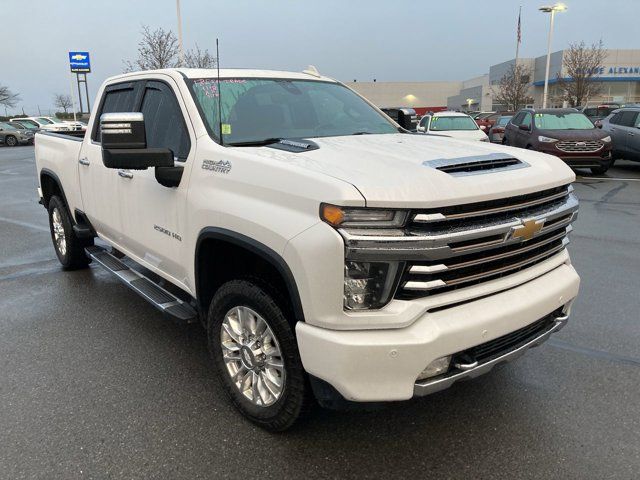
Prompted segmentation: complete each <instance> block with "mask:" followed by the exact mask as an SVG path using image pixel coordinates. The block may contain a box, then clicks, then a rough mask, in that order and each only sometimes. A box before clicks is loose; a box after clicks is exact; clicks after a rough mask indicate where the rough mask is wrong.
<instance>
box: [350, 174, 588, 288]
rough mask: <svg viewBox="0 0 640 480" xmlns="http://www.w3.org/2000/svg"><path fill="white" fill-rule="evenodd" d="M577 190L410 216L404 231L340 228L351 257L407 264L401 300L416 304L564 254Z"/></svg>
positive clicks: (567, 187)
mask: <svg viewBox="0 0 640 480" xmlns="http://www.w3.org/2000/svg"><path fill="white" fill-rule="evenodd" d="M572 191H573V187H571V186H570V185H564V186H561V187H557V188H552V189H548V190H545V191H541V192H536V193H532V194H528V195H520V196H516V197H510V198H506V199H498V200H492V201H487V202H479V203H471V204H465V205H459V206H455V207H443V208H439V209H430V210H418V211H413V212H411V217H410V219H411V220H410V222H409V224H408V225H407V227H406V229H405V230H404V232H402V233H401V234H396V235H395V236H386V237H383V238H380V237H373V238H371V237H367V236H366V235H363V234H362V232H356V234H353V235H352V234H350V232H348V231H342V232H341V233H342V234H343V237H344V238H345V243H346V246H347V256H348V258H349V259H351V260H362V261H382V260H397V261H400V262H402V264H403V265H404V270H403V274H402V276H401V279H400V282H399V285H398V289H397V290H396V295H395V297H396V298H399V299H414V298H420V297H425V296H430V295H437V294H440V293H444V292H447V291H450V290H454V289H459V288H465V287H470V286H472V285H477V284H480V283H483V282H487V281H490V280H494V279H497V278H500V277H504V276H507V275H511V274H514V273H516V272H518V271H521V270H524V269H528V268H531V267H533V266H534V265H537V264H540V263H542V262H544V261H545V260H548V259H550V258H552V257H554V256H556V255H558V254H560V252H562V250H564V248H565V247H566V245H567V244H568V243H569V239H568V237H567V235H568V233H569V232H570V231H571V223H572V221H573V220H574V219H575V217H576V214H577V210H578V201H577V199H576V198H575V196H574V195H573V194H572Z"/></svg>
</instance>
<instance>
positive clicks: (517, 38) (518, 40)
mask: <svg viewBox="0 0 640 480" xmlns="http://www.w3.org/2000/svg"><path fill="white" fill-rule="evenodd" d="M521 16H522V5H520V11H519V12H518V32H517V34H516V61H515V66H516V67H517V66H518V58H519V54H520V40H521V37H520V32H521V29H520V18H521Z"/></svg>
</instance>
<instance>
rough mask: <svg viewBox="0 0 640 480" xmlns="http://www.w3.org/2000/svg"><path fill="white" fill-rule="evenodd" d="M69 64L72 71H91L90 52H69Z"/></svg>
mask: <svg viewBox="0 0 640 480" xmlns="http://www.w3.org/2000/svg"><path fill="white" fill-rule="evenodd" d="M69 66H70V67H71V72H72V73H89V72H90V71H91V61H90V60H89V52H69Z"/></svg>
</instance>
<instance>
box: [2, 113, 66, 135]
mask: <svg viewBox="0 0 640 480" xmlns="http://www.w3.org/2000/svg"><path fill="white" fill-rule="evenodd" d="M9 121H10V122H20V123H21V124H23V125H25V126H32V127H37V128H39V129H40V130H43V131H45V132H72V131H74V130H75V127H74V126H72V125H69V124H67V123H64V122H62V121H61V120H58V119H55V121H54V120H53V119H51V118H49V117H20V118H12V119H11V120H9Z"/></svg>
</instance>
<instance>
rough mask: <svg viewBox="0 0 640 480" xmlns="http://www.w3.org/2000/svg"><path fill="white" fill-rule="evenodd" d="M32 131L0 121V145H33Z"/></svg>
mask: <svg viewBox="0 0 640 480" xmlns="http://www.w3.org/2000/svg"><path fill="white" fill-rule="evenodd" d="M34 135H35V134H34V132H33V131H32V130H29V129H28V128H18V127H17V126H15V125H12V124H10V123H6V122H0V145H6V146H7V147H15V146H17V145H33V138H34Z"/></svg>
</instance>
